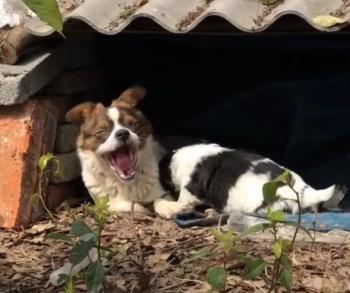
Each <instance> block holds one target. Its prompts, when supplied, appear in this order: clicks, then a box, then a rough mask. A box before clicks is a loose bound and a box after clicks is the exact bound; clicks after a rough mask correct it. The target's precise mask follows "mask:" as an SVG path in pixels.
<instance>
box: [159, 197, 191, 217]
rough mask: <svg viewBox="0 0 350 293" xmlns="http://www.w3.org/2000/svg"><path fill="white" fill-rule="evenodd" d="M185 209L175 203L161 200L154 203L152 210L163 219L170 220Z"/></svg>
mask: <svg viewBox="0 0 350 293" xmlns="http://www.w3.org/2000/svg"><path fill="white" fill-rule="evenodd" d="M185 208H186V207H185V206H184V205H183V204H181V203H180V202H177V201H167V200H163V201H160V202H157V203H155V206H154V209H155V211H156V212H157V214H158V215H159V216H161V217H162V218H165V219H170V218H171V217H172V216H173V215H176V214H178V213H180V212H181V211H183V210H184V209H185Z"/></svg>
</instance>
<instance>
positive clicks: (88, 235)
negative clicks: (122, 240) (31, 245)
mask: <svg viewBox="0 0 350 293" xmlns="http://www.w3.org/2000/svg"><path fill="white" fill-rule="evenodd" d="M86 210H87V211H88V213H89V214H91V215H92V217H93V219H94V224H92V225H91V227H90V226H88V225H87V224H86V223H85V222H83V221H80V220H75V221H74V222H73V223H72V225H71V230H70V234H71V235H66V234H63V233H51V234H49V235H48V236H47V238H49V239H55V240H61V241H64V242H66V243H69V244H71V245H73V247H72V249H71V252H70V257H69V261H70V262H71V263H72V264H73V266H74V265H77V264H79V263H81V262H82V261H83V260H84V259H86V258H89V260H90V264H89V265H88V266H87V268H86V270H85V271H84V275H85V283H86V287H87V290H88V292H89V293H90V292H91V293H97V292H98V291H99V290H100V288H101V287H103V283H104V269H103V265H102V251H103V250H108V249H107V248H105V247H103V246H102V245H101V233H102V231H103V228H104V224H105V221H106V219H107V217H108V197H107V196H106V197H102V198H101V197H96V198H94V205H92V206H88V207H87V208H86ZM93 248H95V249H96V250H97V258H96V259H91V257H90V252H91V251H92V249H93ZM61 277H62V279H61V280H63V281H64V283H65V290H66V291H65V292H66V293H68V292H69V293H71V292H74V289H73V288H74V286H73V278H74V276H73V275H72V273H70V274H69V275H62V276H61ZM72 290H73V291H72Z"/></svg>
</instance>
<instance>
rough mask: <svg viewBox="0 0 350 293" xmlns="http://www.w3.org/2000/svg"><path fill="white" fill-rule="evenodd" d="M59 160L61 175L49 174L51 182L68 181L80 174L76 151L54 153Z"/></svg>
mask: <svg viewBox="0 0 350 293" xmlns="http://www.w3.org/2000/svg"><path fill="white" fill-rule="evenodd" d="M55 156H56V158H57V159H58V160H59V161H60V165H61V175H60V176H58V177H55V176H51V180H50V181H51V182H52V183H61V182H68V181H71V180H74V179H77V178H78V177H80V175H81V167H80V162H79V158H78V155H77V153H76V152H71V153H68V154H62V155H55Z"/></svg>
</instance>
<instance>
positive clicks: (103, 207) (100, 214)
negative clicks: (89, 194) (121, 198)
mask: <svg viewBox="0 0 350 293" xmlns="http://www.w3.org/2000/svg"><path fill="white" fill-rule="evenodd" d="M93 200H94V205H93V206H89V207H87V211H88V212H89V213H90V214H91V215H93V216H94V217H95V219H96V220H97V222H98V223H102V222H103V221H104V220H105V219H106V217H107V215H108V207H109V197H108V196H103V197H102V196H98V197H97V196H95V197H93Z"/></svg>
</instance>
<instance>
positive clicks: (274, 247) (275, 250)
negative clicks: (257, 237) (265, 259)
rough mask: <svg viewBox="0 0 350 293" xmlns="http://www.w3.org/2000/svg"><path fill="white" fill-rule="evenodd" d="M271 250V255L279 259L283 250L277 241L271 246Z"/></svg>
mask: <svg viewBox="0 0 350 293" xmlns="http://www.w3.org/2000/svg"><path fill="white" fill-rule="evenodd" d="M272 250H273V253H274V254H275V257H276V258H277V259H279V258H280V257H281V255H282V252H283V248H282V245H281V243H280V241H279V240H277V241H276V242H275V243H274V244H273V245H272Z"/></svg>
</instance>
